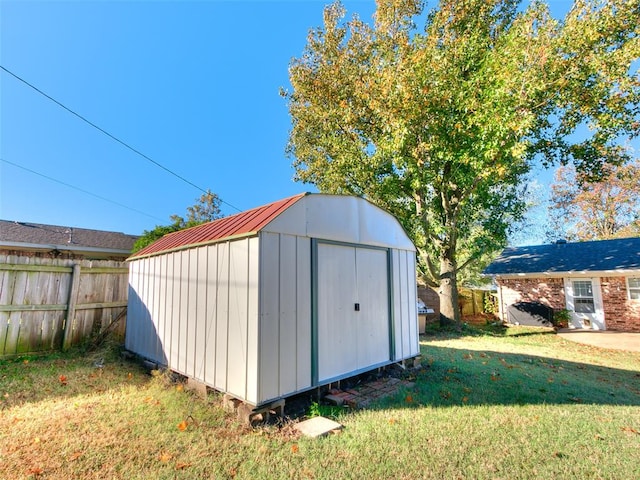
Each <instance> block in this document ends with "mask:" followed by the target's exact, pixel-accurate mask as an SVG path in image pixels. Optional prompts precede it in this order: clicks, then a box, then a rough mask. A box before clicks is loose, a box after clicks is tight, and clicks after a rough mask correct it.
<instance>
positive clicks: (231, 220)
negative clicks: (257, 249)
mask: <svg viewBox="0 0 640 480" xmlns="http://www.w3.org/2000/svg"><path fill="white" fill-rule="evenodd" d="M305 195H307V194H306V193H301V194H298V195H295V196H293V197H289V198H284V199H282V200H278V201H277V202H273V203H269V204H268V205H263V206H261V207H257V208H254V209H251V210H247V211H246V212H242V213H237V214H235V215H231V216H230V217H224V218H220V219H218V220H214V221H213V222H209V223H203V224H202V225H197V226H195V227H191V228H187V229H185V230H180V231H178V232H173V233H169V234H167V235H165V236H164V237H162V238H161V239H159V240H157V241H155V242H153V243H152V244H151V245H148V246H146V247H145V248H143V249H142V250H140V251H139V252H136V253H134V254H133V255H132V256H131V257H129V259H130V260H131V259H134V258H139V257H148V256H151V255H158V254H159V253H163V252H167V251H172V250H181V249H184V248H187V247H190V246H195V245H202V244H206V243H213V242H216V241H221V240H224V239H225V238H229V237H237V236H243V235H249V234H252V233H257V232H259V231H260V230H261V229H262V228H263V227H264V226H265V225H267V224H268V223H269V222H270V221H271V220H273V219H274V218H276V217H277V216H278V215H280V214H281V213H282V212H284V211H285V210H286V209H287V208H289V207H290V206H291V205H293V204H294V203H296V202H297V201H298V200H300V199H301V198H302V197H304V196H305Z"/></svg>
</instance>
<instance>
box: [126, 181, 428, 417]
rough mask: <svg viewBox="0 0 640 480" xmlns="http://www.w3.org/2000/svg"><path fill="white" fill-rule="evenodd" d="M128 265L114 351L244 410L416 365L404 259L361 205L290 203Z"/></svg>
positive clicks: (399, 242)
mask: <svg viewBox="0 0 640 480" xmlns="http://www.w3.org/2000/svg"><path fill="white" fill-rule="evenodd" d="M129 261H130V265H129V299H128V314H127V331H126V348H127V349H128V350H130V351H132V352H135V353H137V354H139V355H141V356H142V357H145V358H147V359H149V360H151V361H153V362H156V363H158V364H161V365H164V366H167V367H168V368H170V369H171V370H174V371H176V372H179V373H181V374H183V375H186V376H188V377H191V378H193V379H195V380H197V381H199V382H202V383H205V384H206V385H208V386H210V387H213V388H214V389H216V390H219V391H222V392H225V393H228V394H230V395H232V396H234V397H236V398H238V399H240V400H243V401H244V402H246V403H248V404H251V405H254V406H256V407H258V406H261V405H266V404H268V403H269V402H273V401H275V400H278V399H281V398H284V397H287V396H290V395H292V394H295V393H298V392H302V391H305V390H309V389H311V388H314V387H317V386H321V385H326V384H328V383H331V382H333V381H336V380H339V379H343V378H347V377H350V376H353V375H356V374H359V373H362V372H365V371H368V370H372V369H374V368H376V367H380V366H384V365H388V364H391V363H394V362H399V361H402V360H406V359H409V358H412V357H415V356H417V355H418V354H419V345H418V321H417V309H416V275H415V247H414V245H413V244H412V242H411V240H410V239H409V237H408V236H407V234H406V233H405V231H404V230H403V228H402V227H401V226H400V224H399V223H398V221H397V220H396V219H395V218H394V217H393V216H391V215H389V214H388V213H387V212H385V211H383V210H381V209H380V208H378V207H376V206H374V205H373V204H371V203H369V202H368V201H366V200H364V199H362V198H357V197H350V196H338V195H324V194H301V195H297V196H295V197H291V198H287V199H284V200H280V201H277V202H274V203H271V204H269V205H265V206H262V207H258V208H255V209H253V210H249V211H246V212H243V213H239V214H237V215H233V216H230V217H225V218H222V219H220V220H216V221H213V222H211V223H207V224H203V225H199V226H197V227H193V228H190V229H187V230H182V231H179V232H175V233H171V234H169V235H166V236H164V237H163V238H161V239H160V240H158V241H156V242H155V243H153V244H151V245H149V246H148V247H146V248H145V249H143V250H141V251H139V252H137V253H136V254H134V255H133V256H132V257H131V258H130V259H129Z"/></svg>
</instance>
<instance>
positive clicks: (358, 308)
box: [355, 303, 360, 312]
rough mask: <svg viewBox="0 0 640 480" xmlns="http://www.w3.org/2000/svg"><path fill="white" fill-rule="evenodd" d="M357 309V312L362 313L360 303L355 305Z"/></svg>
mask: <svg viewBox="0 0 640 480" xmlns="http://www.w3.org/2000/svg"><path fill="white" fill-rule="evenodd" d="M355 309H356V312H359V311H360V304H359V303H356V304H355Z"/></svg>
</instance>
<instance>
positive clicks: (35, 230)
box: [0, 220, 138, 252]
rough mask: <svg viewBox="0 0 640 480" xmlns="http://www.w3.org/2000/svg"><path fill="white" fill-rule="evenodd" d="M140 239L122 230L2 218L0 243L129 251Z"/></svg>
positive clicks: (0, 222) (6, 244)
mask: <svg viewBox="0 0 640 480" xmlns="http://www.w3.org/2000/svg"><path fill="white" fill-rule="evenodd" d="M137 238H138V237H137V236H135V235H127V234H125V233H120V232H107V231H104V230H90V229H86V228H76V227H65V226H60V225H46V224H42V223H28V222H15V221H9V220H0V242H1V243H2V244H3V245H4V246H16V247H19V246H20V244H26V245H31V246H36V245H42V246H43V247H44V248H53V247H61V246H65V247H69V249H73V250H79V249H81V248H83V247H89V248H92V249H106V250H122V251H129V252H130V251H131V248H132V247H133V244H134V243H135V241H136V239H137ZM58 249H60V248H58Z"/></svg>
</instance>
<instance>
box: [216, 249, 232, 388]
mask: <svg viewBox="0 0 640 480" xmlns="http://www.w3.org/2000/svg"><path fill="white" fill-rule="evenodd" d="M228 323H229V243H228V242H225V243H221V244H218V308H217V315H216V324H217V325H216V362H215V371H216V373H215V375H216V383H215V385H214V386H215V387H216V388H218V389H220V390H222V391H227V346H228V342H227V330H228Z"/></svg>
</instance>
